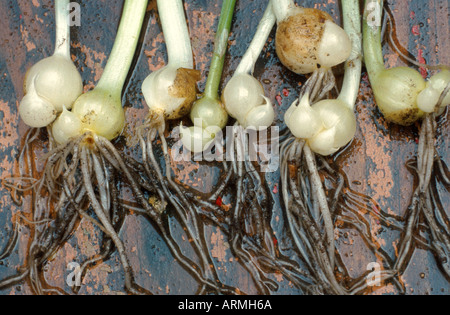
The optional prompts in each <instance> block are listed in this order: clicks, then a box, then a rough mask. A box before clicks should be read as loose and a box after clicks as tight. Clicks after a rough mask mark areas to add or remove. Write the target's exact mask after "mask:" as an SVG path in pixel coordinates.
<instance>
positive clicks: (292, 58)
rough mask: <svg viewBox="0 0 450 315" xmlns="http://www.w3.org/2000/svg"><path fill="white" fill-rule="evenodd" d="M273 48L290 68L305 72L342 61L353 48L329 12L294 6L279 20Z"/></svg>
mask: <svg viewBox="0 0 450 315" xmlns="http://www.w3.org/2000/svg"><path fill="white" fill-rule="evenodd" d="M276 51H277V55H278V57H279V59H280V61H281V62H282V63H283V65H284V66H286V67H287V68H288V69H289V70H291V71H293V72H295V73H297V74H308V73H312V72H314V71H316V70H317V69H319V68H324V69H330V68H332V67H334V66H337V65H339V64H341V63H343V62H345V61H346V60H347V59H348V58H349V57H350V54H351V52H352V42H351V39H350V37H349V36H348V34H347V33H346V32H345V30H344V29H342V28H341V27H340V26H338V25H337V24H335V23H334V22H333V19H332V17H331V16H330V15H329V14H328V13H326V12H323V11H320V10H317V9H309V8H300V7H295V8H293V9H292V10H291V12H290V13H289V15H288V16H287V17H286V18H285V19H284V20H283V21H281V22H279V23H278V28H277V33H276Z"/></svg>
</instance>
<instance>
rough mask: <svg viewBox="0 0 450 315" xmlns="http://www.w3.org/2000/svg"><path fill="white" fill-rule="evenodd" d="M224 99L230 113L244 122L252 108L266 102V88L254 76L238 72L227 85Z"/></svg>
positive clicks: (240, 121)
mask: <svg viewBox="0 0 450 315" xmlns="http://www.w3.org/2000/svg"><path fill="white" fill-rule="evenodd" d="M222 100H223V103H224V105H225V109H226V110H227V112H228V114H229V115H230V116H231V117H233V118H235V119H237V120H238V121H239V123H241V124H242V123H243V121H244V120H245V119H246V117H247V114H248V113H249V112H250V111H251V110H253V109H254V108H255V107H257V106H260V105H263V104H264V89H263V87H262V85H261V83H259V82H258V80H256V79H255V78H254V77H253V76H251V75H249V74H238V75H235V76H233V77H232V78H231V80H230V81H229V82H228V84H227V85H226V87H225V90H224V92H223V95H222Z"/></svg>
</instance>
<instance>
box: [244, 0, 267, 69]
mask: <svg viewBox="0 0 450 315" xmlns="http://www.w3.org/2000/svg"><path fill="white" fill-rule="evenodd" d="M275 23H276V16H275V14H274V11H273V6H272V3H269V5H268V6H267V9H266V11H265V12H264V15H263V17H262V19H261V21H260V22H259V25H258V29H257V30H256V33H255V36H254V37H253V40H252V42H251V43H250V46H249V48H248V49H247V51H246V53H245V54H244V56H243V57H242V60H241V62H240V64H239V66H238V67H237V69H236V74H244V73H246V74H253V71H254V69H255V65H256V61H257V60H258V57H259V55H260V54H261V52H262V50H263V49H264V45H265V44H266V42H267V39H268V37H269V35H270V32H271V31H272V29H273V27H274V26H275Z"/></svg>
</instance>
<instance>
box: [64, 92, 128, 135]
mask: <svg viewBox="0 0 450 315" xmlns="http://www.w3.org/2000/svg"><path fill="white" fill-rule="evenodd" d="M72 113H73V114H74V115H75V116H76V117H78V118H79V119H80V120H81V123H82V124H83V131H82V132H86V131H91V132H92V133H94V134H96V135H99V136H102V137H104V138H106V139H108V140H113V139H115V138H116V137H118V136H119V135H120V133H121V132H122V130H123V128H124V126H125V112H124V110H123V108H122V100H121V98H120V94H118V95H116V94H113V95H111V93H110V91H107V90H103V89H99V88H96V89H94V90H92V91H90V92H87V93H85V94H83V95H81V96H80V97H79V98H78V99H77V101H76V102H75V103H74V104H73V108H72Z"/></svg>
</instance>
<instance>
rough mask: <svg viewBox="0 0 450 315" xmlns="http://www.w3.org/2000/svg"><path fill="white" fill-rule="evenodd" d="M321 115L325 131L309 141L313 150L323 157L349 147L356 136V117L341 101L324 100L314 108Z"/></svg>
mask: <svg viewBox="0 0 450 315" xmlns="http://www.w3.org/2000/svg"><path fill="white" fill-rule="evenodd" d="M312 108H313V110H314V111H315V112H316V113H317V114H318V115H319V117H320V120H321V121H322V126H323V129H322V131H320V133H319V134H318V135H316V136H315V137H313V138H312V139H310V140H309V144H310V146H311V149H312V150H313V151H314V152H316V153H318V154H321V155H324V156H326V155H330V154H333V153H335V152H337V151H338V150H339V149H340V148H342V147H343V146H345V145H347V144H348V143H349V142H350V141H351V140H352V139H353V138H354V137H355V134H356V126H357V123H356V116H355V114H354V113H353V112H352V111H351V110H350V109H349V108H348V107H347V105H346V104H345V103H344V102H342V101H340V100H324V101H321V102H318V103H316V104H314V105H313V106H312Z"/></svg>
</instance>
